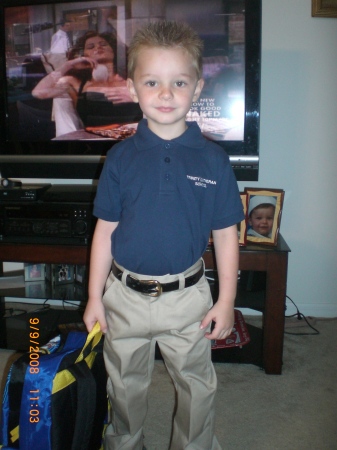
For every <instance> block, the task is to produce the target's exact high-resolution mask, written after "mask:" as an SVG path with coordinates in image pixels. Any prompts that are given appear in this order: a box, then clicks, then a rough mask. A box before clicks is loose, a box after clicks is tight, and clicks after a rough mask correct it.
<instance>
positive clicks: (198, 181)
mask: <svg viewBox="0 0 337 450" xmlns="http://www.w3.org/2000/svg"><path fill="white" fill-rule="evenodd" d="M187 179H188V180H191V181H194V184H195V185H196V186H200V187H203V188H207V185H208V184H212V185H215V184H216V181H214V180H207V179H206V178H202V177H194V176H192V175H187Z"/></svg>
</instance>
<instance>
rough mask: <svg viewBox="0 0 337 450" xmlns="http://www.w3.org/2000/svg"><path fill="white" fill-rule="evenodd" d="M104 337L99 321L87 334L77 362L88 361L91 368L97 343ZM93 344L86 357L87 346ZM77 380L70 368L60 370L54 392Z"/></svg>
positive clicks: (55, 381)
mask: <svg viewBox="0 0 337 450" xmlns="http://www.w3.org/2000/svg"><path fill="white" fill-rule="evenodd" d="M101 338H102V331H101V328H100V325H99V323H98V322H96V323H95V325H94V327H93V329H92V330H91V331H90V333H89V334H88V336H87V339H86V341H85V344H84V346H83V348H82V350H81V353H80V354H79V355H78V357H77V359H76V361H75V364H76V363H78V362H80V361H82V360H83V359H84V361H85V362H86V363H87V365H88V367H89V368H91V367H92V365H93V363H94V361H95V357H96V352H95V351H94V349H95V347H96V345H97V344H98V343H99V341H100V340H101ZM89 345H91V350H90V353H89V354H88V355H87V356H86V357H84V351H85V350H86V348H87V347H88V346H89ZM74 381H75V377H74V376H73V374H72V373H70V372H69V370H67V369H64V370H61V371H60V372H58V373H57V374H56V375H55V378H54V380H53V389H52V394H55V393H56V392H58V391H60V390H61V389H64V388H65V387H67V386H69V385H70V384H71V383H73V382H74Z"/></svg>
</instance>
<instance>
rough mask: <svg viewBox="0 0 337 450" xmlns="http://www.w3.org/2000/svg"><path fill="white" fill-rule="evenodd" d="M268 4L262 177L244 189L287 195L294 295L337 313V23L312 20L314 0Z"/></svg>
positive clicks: (305, 306) (305, 305)
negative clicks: (278, 190) (249, 188)
mask: <svg viewBox="0 0 337 450" xmlns="http://www.w3.org/2000/svg"><path fill="white" fill-rule="evenodd" d="M262 6H263V20H262V25H263V29H262V86H261V91H262V95H261V134H260V156H261V162H260V175H259V181H258V182H256V183H251V182H250V183H249V184H247V183H243V182H241V183H239V187H240V189H243V188H244V187H245V186H251V187H265V188H268V187H269V188H282V189H284V190H285V192H286V196H285V203H284V208H283V216H282V222H281V233H282V234H283V236H284V237H285V239H286V241H287V242H288V245H289V246H290V247H291V250H292V252H291V253H290V256H289V272H288V291H287V293H288V295H289V296H290V297H291V298H292V299H293V300H294V301H295V303H296V304H297V305H298V307H299V309H300V311H301V312H302V313H303V314H305V315H306V316H310V315H311V316H318V317H329V316H330V317H332V316H337V273H336V272H337V271H336V269H337V245H336V231H337V230H336V222H337V217H336V211H337V195H336V191H337V183H336V179H337V139H336V131H337V19H328V18H312V17H311V1H310V0H263V2H262ZM289 311H290V308H289Z"/></svg>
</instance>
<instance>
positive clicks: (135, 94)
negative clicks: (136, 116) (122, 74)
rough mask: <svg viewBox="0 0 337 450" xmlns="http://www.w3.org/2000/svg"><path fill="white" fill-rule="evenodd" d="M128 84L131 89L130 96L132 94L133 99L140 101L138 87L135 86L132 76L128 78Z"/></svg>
mask: <svg viewBox="0 0 337 450" xmlns="http://www.w3.org/2000/svg"><path fill="white" fill-rule="evenodd" d="M126 86H127V88H128V89H129V92H130V96H131V98H132V100H133V101H134V102H135V103H138V96H137V93H136V89H135V86H134V84H133V81H132V80H131V78H128V79H127V80H126Z"/></svg>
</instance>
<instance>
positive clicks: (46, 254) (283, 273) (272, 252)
mask: <svg viewBox="0 0 337 450" xmlns="http://www.w3.org/2000/svg"><path fill="white" fill-rule="evenodd" d="M289 251H290V249H289V247H288V246H287V244H286V242H285V241H284V239H283V238H282V236H279V242H278V245H277V246H276V247H269V246H261V245H256V244H254V245H247V246H246V247H240V263H239V268H240V270H245V271H261V272H266V288H265V291H264V292H263V293H262V307H261V308H260V307H258V308H255V306H254V295H257V294H255V293H253V292H252V293H249V295H247V296H246V298H245V299H244V300H242V299H241V300H240V295H239V296H238V299H237V300H238V301H237V306H244V307H249V308H253V309H259V310H261V311H262V313H263V327H262V330H256V329H254V327H250V328H249V331H250V334H251V343H249V344H247V345H245V346H244V347H242V349H240V348H235V349H225V350H224V351H221V352H220V351H218V350H216V352H217V353H215V354H214V358H213V359H214V360H215V361H239V362H248V363H253V364H257V365H259V366H261V367H263V368H264V370H265V372H266V373H268V374H281V372H282V354H283V336H284V318H285V314H284V312H285V300H286V287H287V266H288V253H289ZM89 255H90V246H89V245H64V244H57V245H56V244H54V245H52V244H41V243H24V242H16V243H15V242H10V241H9V239H7V241H2V242H1V243H0V262H1V261H7V262H29V263H65V262H66V263H68V264H86V265H88V264H89ZM204 259H205V263H206V268H208V269H211V268H215V267H216V262H215V260H214V252H213V251H212V248H209V249H208V250H207V251H206V253H205V254H204ZM258 295H260V296H261V293H260V294H258ZM252 299H253V300H252ZM1 308H2V312H3V311H4V301H3V299H2V301H1ZM2 316H3V314H1V317H2ZM5 335H6V327H5V320H4V319H2V320H1V324H0V347H4V346H5ZM260 338H261V340H262V343H261V340H260Z"/></svg>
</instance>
